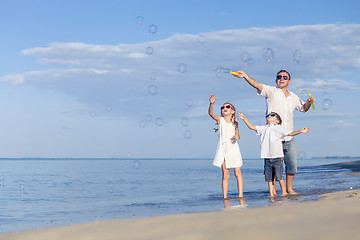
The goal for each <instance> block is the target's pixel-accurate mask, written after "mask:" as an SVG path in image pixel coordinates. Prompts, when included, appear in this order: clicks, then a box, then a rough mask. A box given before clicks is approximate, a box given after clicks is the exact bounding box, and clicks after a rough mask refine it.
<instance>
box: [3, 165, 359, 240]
mask: <svg viewBox="0 0 360 240" xmlns="http://www.w3.org/2000/svg"><path fill="white" fill-rule="evenodd" d="M352 164H357V165H360V161H358V162H354V163H352ZM354 169H355V167H354ZM357 169H358V170H359V168H357ZM352 171H354V172H356V171H355V170H352ZM323 196H324V197H323V198H322V199H320V200H318V201H314V202H303V203H293V202H291V203H286V202H287V201H284V203H283V204H275V205H274V206H267V207H259V208H231V209H229V210H228V209H227V210H224V211H217V212H206V213H189V214H179V215H169V216H161V217H150V218H138V219H128V220H116V221H96V222H93V223H88V224H79V225H71V226H65V227H57V228H47V229H39V230H33V231H24V232H16V233H5V234H0V239H6V240H12V239H16V240H25V239H26V240H32V239H34V240H73V239H76V240H97V239H99V240H100V239H101V240H112V239H114V240H115V239H157V240H164V239H266V240H269V239H327V240H330V239H346V240H349V239H360V234H359V231H358V229H357V227H358V226H359V223H360V190H351V191H344V192H335V193H329V194H325V195H323Z"/></svg>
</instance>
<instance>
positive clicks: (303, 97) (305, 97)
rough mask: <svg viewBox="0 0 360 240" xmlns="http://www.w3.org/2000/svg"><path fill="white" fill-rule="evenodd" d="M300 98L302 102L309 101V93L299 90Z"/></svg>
mask: <svg viewBox="0 0 360 240" xmlns="http://www.w3.org/2000/svg"><path fill="white" fill-rule="evenodd" d="M300 98H301V100H303V101H305V102H306V101H307V100H308V99H309V93H308V91H307V90H305V89H303V90H301V92H300Z"/></svg>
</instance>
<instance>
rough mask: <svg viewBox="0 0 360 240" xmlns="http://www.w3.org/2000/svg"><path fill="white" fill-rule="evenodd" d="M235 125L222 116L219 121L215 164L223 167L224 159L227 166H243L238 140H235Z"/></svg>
mask: <svg viewBox="0 0 360 240" xmlns="http://www.w3.org/2000/svg"><path fill="white" fill-rule="evenodd" d="M234 135H235V126H234V124H233V123H232V122H230V123H227V122H226V121H225V119H224V118H223V117H222V118H221V119H220V123H219V143H218V145H217V149H216V154H215V158H214V161H213V164H214V165H215V166H217V167H221V165H222V163H223V161H224V159H225V166H226V168H236V167H241V166H242V157H241V153H240V148H239V145H238V143H237V141H235V140H233V139H232V138H233V136H234Z"/></svg>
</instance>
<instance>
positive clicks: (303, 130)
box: [300, 128, 310, 133]
mask: <svg viewBox="0 0 360 240" xmlns="http://www.w3.org/2000/svg"><path fill="white" fill-rule="evenodd" d="M300 132H301V133H308V132H310V128H302V129H300Z"/></svg>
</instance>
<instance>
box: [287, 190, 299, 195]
mask: <svg viewBox="0 0 360 240" xmlns="http://www.w3.org/2000/svg"><path fill="white" fill-rule="evenodd" d="M288 194H289V195H296V194H298V193H297V192H295V191H294V190H293V189H291V190H288Z"/></svg>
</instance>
